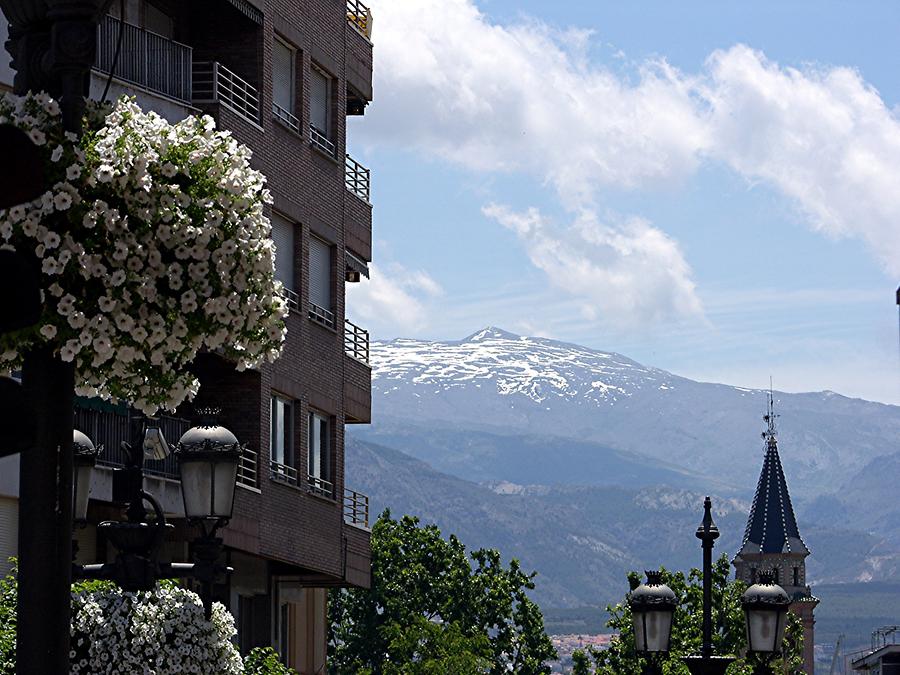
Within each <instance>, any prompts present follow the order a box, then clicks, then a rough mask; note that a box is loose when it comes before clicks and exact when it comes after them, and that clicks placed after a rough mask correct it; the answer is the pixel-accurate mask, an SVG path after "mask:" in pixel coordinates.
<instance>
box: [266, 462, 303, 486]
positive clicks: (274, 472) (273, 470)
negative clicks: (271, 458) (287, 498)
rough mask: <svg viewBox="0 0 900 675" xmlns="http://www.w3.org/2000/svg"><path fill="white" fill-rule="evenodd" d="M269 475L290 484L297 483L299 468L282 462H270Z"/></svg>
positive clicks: (273, 478)
mask: <svg viewBox="0 0 900 675" xmlns="http://www.w3.org/2000/svg"><path fill="white" fill-rule="evenodd" d="M269 477H270V478H271V479H272V480H277V481H281V482H282V483H288V484H289V485H296V484H297V469H295V468H294V467H292V466H288V465H287V464H281V463H280V462H269Z"/></svg>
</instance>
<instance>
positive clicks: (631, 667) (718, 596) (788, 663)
mask: <svg viewBox="0 0 900 675" xmlns="http://www.w3.org/2000/svg"><path fill="white" fill-rule="evenodd" d="M730 571H731V567H730V565H729V563H728V557H727V556H725V555H723V556H722V557H721V558H719V559H718V560H717V561H715V563H714V564H713V569H712V610H713V611H712V627H713V636H712V638H713V653H715V654H720V655H739V654H744V653H745V652H746V647H747V644H746V632H745V628H744V623H745V619H744V611H743V608H742V607H741V595H742V594H743V592H744V591H745V590H746V588H747V587H746V585H745V584H744V583H743V582H741V581H738V580H731V581H729V579H728V577H729V574H730ZM662 573H663V581H664V582H665V583H666V584H667V585H668V586H669V587H670V588H671V589H672V591H673V592H674V593H675V597H676V598H677V599H678V606H677V608H676V610H675V615H674V617H673V620H672V638H671V644H670V648H671V651H670V656H669V658H668V659H667V660H666V662H665V665H664V672H665V673H666V674H667V675H688V669H687V667H686V666H685V665H684V664H683V663H682V662H681V661H680V657H682V656H690V655H692V654H699V653H700V648H701V644H702V641H703V575H702V572H701V571H700V570H698V569H696V568H695V569H692V570H691V571H690V574H688V575H687V576H685V574H684V573H683V572H668V571H666V570H662ZM628 582H629V585H630V586H631V588H632V589H634V588H636V587H637V586H638V585H639V584H640V583H641V577H640V575H639V574H638V573H637V572H631V573H629V574H628ZM607 611H608V612H609V615H610V619H609V621H608V622H607V624H606V625H607V626H609V627H610V628H613V629H614V630H616V631H617V633H618V635H617V637H616V638H614V639H613V641H612V644H611V645H610V647H609V648H608V649H603V650H597V649H591V650H589V652H588V654H589V655H590V657H591V658H592V659H593V661H594V673H595V674H596V675H640V673H641V668H642V667H643V665H644V659H643V657H641V656H640V655H639V654H638V653H637V649H636V646H635V642H634V628H633V624H632V619H631V610H630V608H629V607H628V603H627V601H625V600H623V601H622V602H620V603H618V604H616V605H610V606H608V607H607ZM588 654H584V653H582V654H581V655H580V656H579V659H580V660H581V661H582V662H583V661H584V659H585V658H586V657H587V655H588ZM765 666H766V664H765V662H764V660H763V659H762V658H761V657H759V656H757V655H754V654H747V656H745V657H744V658H739V659H737V660H736V661H735V662H734V663H733V664H732V665H731V666H730V667H729V669H728V673H729V675H751V674H752V673H761V672H766V667H765ZM768 668H769V669H770V670H771V672H773V673H782V674H785V675H802V673H803V624H802V622H801V621H800V618H799V617H797V616H796V615H794V614H789V615H788V624H787V629H786V631H785V639H784V644H783V646H782V656H781V657H780V658H778V659H775V660H774V661H772V662H771V663H769V664H768ZM581 672H583V673H587V672H589V671H588V670H582V671H581Z"/></svg>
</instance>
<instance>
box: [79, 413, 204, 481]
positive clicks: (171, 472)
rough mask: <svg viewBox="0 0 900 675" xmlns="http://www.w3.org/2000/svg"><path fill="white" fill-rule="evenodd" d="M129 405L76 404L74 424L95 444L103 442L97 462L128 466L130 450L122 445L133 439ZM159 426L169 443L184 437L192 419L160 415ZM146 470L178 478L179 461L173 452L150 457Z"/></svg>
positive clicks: (171, 444)
mask: <svg viewBox="0 0 900 675" xmlns="http://www.w3.org/2000/svg"><path fill="white" fill-rule="evenodd" d="M132 414H133V413H131V412H129V411H128V409H127V408H124V407H123V408H122V409H121V410H116V409H112V408H111V409H109V410H97V409H94V408H91V407H84V406H80V405H76V406H75V428H76V429H78V430H79V431H81V432H83V433H85V434H87V436H88V438H90V439H91V440H92V441H93V442H94V443H95V444H97V443H102V444H103V452H102V453H100V456H99V457H98V458H97V463H98V464H100V465H104V466H125V465H126V462H127V459H128V453H127V452H126V451H125V450H123V449H122V442H126V443H130V442H131V424H130V420H131V415H132ZM158 423H159V428H160V430H161V431H162V434H163V436H164V437H165V439H166V440H167V441H168V442H169V447H172V446H174V445H175V443H176V442H177V441H178V440H179V439H180V438H181V436H182V435H183V434H184V432H185V431H187V430H188V429H189V428H190V427H191V423H190V422H189V421H188V420H186V419H184V418H181V417H172V416H171V415H160V416H159V422H158ZM144 473H146V474H148V475H150V474H153V475H157V476H164V477H166V478H174V479H176V480H178V479H179V477H180V475H179V473H178V462H177V460H176V458H175V455H174V454H170V455H169V456H168V457H166V458H165V459H162V460H152V459H148V460H146V461H145V463H144Z"/></svg>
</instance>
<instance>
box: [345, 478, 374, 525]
mask: <svg viewBox="0 0 900 675" xmlns="http://www.w3.org/2000/svg"><path fill="white" fill-rule="evenodd" d="M344 522H345V523H349V524H350V525H357V526H358V527H363V528H365V529H369V496H368V495H364V494H363V493H362V492H357V491H356V490H350V489H349V488H344Z"/></svg>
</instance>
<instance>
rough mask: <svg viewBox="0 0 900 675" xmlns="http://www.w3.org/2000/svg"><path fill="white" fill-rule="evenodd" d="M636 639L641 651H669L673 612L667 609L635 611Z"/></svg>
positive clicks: (638, 648)
mask: <svg viewBox="0 0 900 675" xmlns="http://www.w3.org/2000/svg"><path fill="white" fill-rule="evenodd" d="M633 619H634V640H635V645H636V646H637V650H638V651H639V652H644V653H646V652H667V651H669V637H670V636H671V634H672V612H671V611H669V610H666V609H650V610H639V611H636V612H634V613H633Z"/></svg>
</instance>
